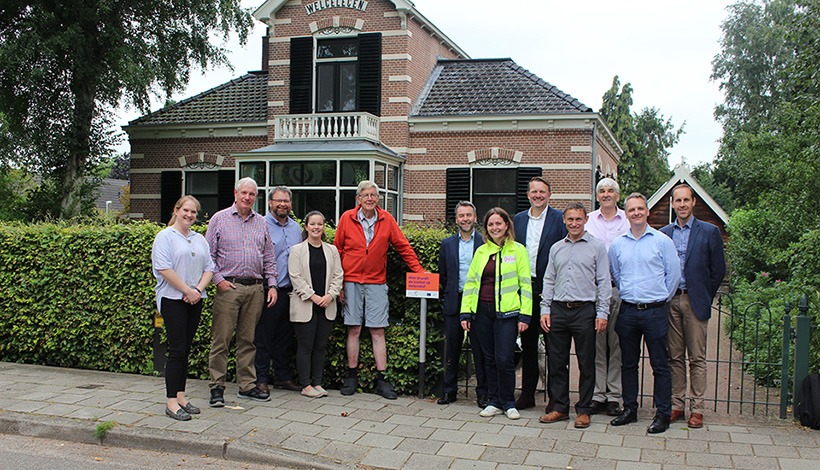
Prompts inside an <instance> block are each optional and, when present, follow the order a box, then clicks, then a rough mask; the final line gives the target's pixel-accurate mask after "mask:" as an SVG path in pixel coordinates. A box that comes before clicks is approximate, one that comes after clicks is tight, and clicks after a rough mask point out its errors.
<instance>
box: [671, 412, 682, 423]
mask: <svg viewBox="0 0 820 470" xmlns="http://www.w3.org/2000/svg"><path fill="white" fill-rule="evenodd" d="M685 417H686V413H684V412H683V411H680V410H672V415H671V416H670V417H669V422H670V423H674V422H675V421H677V420H679V419H684V418H685Z"/></svg>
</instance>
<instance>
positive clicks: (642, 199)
mask: <svg viewBox="0 0 820 470" xmlns="http://www.w3.org/2000/svg"><path fill="white" fill-rule="evenodd" d="M630 199H640V200H641V201H643V204H644V206H646V208H647V209H648V208H649V203H648V202H646V196H644V195H643V194H641V193H632V194H630V195H629V196H627V197H626V199H624V207H626V203H627V202H629V200H630Z"/></svg>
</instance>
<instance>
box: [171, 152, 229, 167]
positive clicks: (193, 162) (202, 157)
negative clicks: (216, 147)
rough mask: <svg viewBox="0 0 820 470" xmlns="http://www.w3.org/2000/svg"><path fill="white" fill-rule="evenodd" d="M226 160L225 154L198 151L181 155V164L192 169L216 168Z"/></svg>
mask: <svg viewBox="0 0 820 470" xmlns="http://www.w3.org/2000/svg"><path fill="white" fill-rule="evenodd" d="M224 161H225V157H224V156H223V155H217V154H215V153H205V152H198V153H194V154H191V155H185V156H182V157H179V166H180V167H181V168H186V169H191V170H202V169H214V168H219V167H221V166H222V162H224Z"/></svg>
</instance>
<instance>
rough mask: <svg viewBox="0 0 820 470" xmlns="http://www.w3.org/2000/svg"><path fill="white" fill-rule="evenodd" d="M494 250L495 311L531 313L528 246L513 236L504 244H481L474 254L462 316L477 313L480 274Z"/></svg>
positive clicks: (504, 315)
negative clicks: (514, 239)
mask: <svg viewBox="0 0 820 470" xmlns="http://www.w3.org/2000/svg"><path fill="white" fill-rule="evenodd" d="M494 254H495V255H496V257H495V311H496V315H498V316H499V317H501V318H509V317H512V316H518V315H527V316H529V315H531V312H532V285H531V282H532V281H531V279H530V275H531V273H530V258H529V255H528V254H527V249H526V248H525V247H524V245H522V244H520V243H517V242H514V241H510V240H507V241H506V242H505V243H504V246H503V247H499V246H498V245H496V244H495V243H493V242H492V241H489V242H487V243H484V244H483V245H481V246H480V247H478V249H477V250H476V252H475V254H474V255H473V262H472V263H470V269H469V271H468V272H467V280H466V282H465V283H464V294H463V297H462V300H461V320H471V319H472V318H473V317H474V316H475V312H476V308H477V307H478V292H479V290H480V289H481V274H482V273H483V272H484V267H485V266H487V262H489V260H490V256H492V255H494ZM525 322H527V321H526V320H525Z"/></svg>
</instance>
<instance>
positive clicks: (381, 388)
mask: <svg viewBox="0 0 820 470" xmlns="http://www.w3.org/2000/svg"><path fill="white" fill-rule="evenodd" d="M376 394H377V395H381V396H382V397H384V398H387V399H388V400H395V399H396V398H398V397H399V395H398V394H397V393H396V389H395V388H393V384H391V383H390V382H388V381H387V380H378V379H377V380H376Z"/></svg>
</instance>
